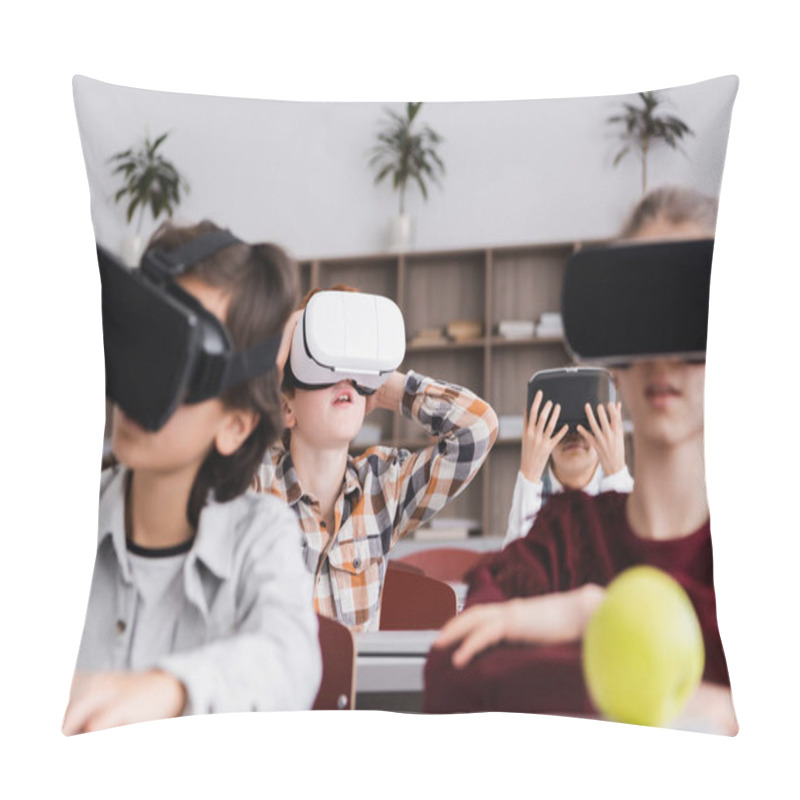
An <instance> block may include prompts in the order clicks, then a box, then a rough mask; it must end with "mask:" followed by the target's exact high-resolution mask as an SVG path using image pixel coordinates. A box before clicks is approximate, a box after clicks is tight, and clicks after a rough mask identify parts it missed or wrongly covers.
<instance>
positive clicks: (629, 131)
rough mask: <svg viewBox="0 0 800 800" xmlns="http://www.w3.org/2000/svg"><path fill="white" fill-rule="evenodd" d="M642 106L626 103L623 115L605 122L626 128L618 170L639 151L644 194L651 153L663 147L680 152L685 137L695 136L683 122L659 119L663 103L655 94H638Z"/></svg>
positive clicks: (670, 117) (615, 159) (667, 118)
mask: <svg viewBox="0 0 800 800" xmlns="http://www.w3.org/2000/svg"><path fill="white" fill-rule="evenodd" d="M639 99H640V100H641V101H642V105H641V106H634V105H632V104H630V103H623V106H624V108H625V111H624V113H622V114H615V115H614V116H613V117H609V118H608V120H606V121H607V122H608V123H610V124H611V123H613V124H619V123H621V124H622V126H623V130H622V132H621V133H620V134H619V138H620V139H622V141H623V142H626V144H625V146H624V147H623V148H622V149H621V150H620V151H619V152H618V153H617V155H616V157H615V158H614V166H615V167H616V166H617V164H619V162H620V161H622V159H623V158H625V156H626V155H627V154H628V153H629V152H630V151H631V149H634V150H638V151H639V155H640V157H641V160H642V194H644V193H645V192H646V191H647V155H648V153H649V152H650V150H651V149H652V148H653V147H655V146H656V145H658V144H659V143H664V144H667V145H669V146H670V147H671V148H672V149H673V150H677V149H680V148H679V145H678V142H679V141H680V140H681V139H682V138H683V137H684V136H685V135H686V134H691V135H692V136H693V135H694V131H692V130H691V129H690V128H689V126H688V125H687V124H686V123H685V122H684V121H683V120H681V119H678V118H677V117H673V116H657V115H656V109H657V108H658V106H659V105H661V104H662V103H663V102H664V101H663V100H662V99H661V98H660V97H658V96H657V95H656V93H655V92H639Z"/></svg>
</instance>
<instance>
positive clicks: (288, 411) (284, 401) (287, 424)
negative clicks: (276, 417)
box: [281, 394, 297, 428]
mask: <svg viewBox="0 0 800 800" xmlns="http://www.w3.org/2000/svg"><path fill="white" fill-rule="evenodd" d="M281 416H282V417H283V427H284V428H293V427H294V426H295V423H296V422H297V417H295V415H294V411H293V410H292V406H291V404H290V403H289V399H288V398H287V397H286V395H285V394H282V395H281Z"/></svg>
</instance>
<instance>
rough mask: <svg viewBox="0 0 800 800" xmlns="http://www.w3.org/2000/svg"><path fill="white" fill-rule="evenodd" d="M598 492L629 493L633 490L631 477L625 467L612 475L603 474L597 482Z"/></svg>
mask: <svg viewBox="0 0 800 800" xmlns="http://www.w3.org/2000/svg"><path fill="white" fill-rule="evenodd" d="M599 490H600V492H623V493H625V494H630V493H631V492H632V491H633V478H632V477H631V473H630V472H628V468H627V467H623V468H622V469H621V470H619V472H615V473H613V474H612V475H603V477H602V478H600V483H599Z"/></svg>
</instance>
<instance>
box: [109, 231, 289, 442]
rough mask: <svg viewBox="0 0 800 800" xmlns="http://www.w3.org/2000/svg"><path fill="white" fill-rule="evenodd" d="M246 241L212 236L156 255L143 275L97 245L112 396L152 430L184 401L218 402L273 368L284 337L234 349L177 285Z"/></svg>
mask: <svg viewBox="0 0 800 800" xmlns="http://www.w3.org/2000/svg"><path fill="white" fill-rule="evenodd" d="M240 243H241V242H240V240H239V239H237V238H236V237H235V236H233V234H231V233H229V232H228V231H213V232H211V233H208V234H205V235H203V236H200V237H199V238H197V239H194V240H193V241H191V242H189V243H187V244H185V245H183V246H181V247H178V248H176V249H175V250H171V251H169V252H165V251H163V250H160V249H153V250H151V251H150V252H148V253H147V254H146V255H145V256H144V258H143V259H142V264H141V268H140V269H138V270H137V269H130V268H128V267H127V266H125V265H124V264H123V263H122V262H121V261H120V260H119V259H118V258H116V257H115V256H113V255H112V254H111V253H109V252H108V251H107V250H104V249H103V248H102V247H100V246H99V245H98V247H97V258H98V261H99V264H100V281H101V286H102V297H103V345H104V350H105V367H106V396H107V397H108V399H109V400H111V401H112V402H114V403H116V404H117V405H118V406H119V407H120V408H121V409H122V410H123V411H124V412H125V414H126V415H127V416H129V417H130V418H131V419H132V420H134V421H135V422H136V423H138V424H139V425H141V427H143V428H145V429H146V430H150V431H157V430H158V429H159V428H161V427H162V426H163V425H164V424H165V423H166V422H167V420H168V419H169V418H170V417H171V416H172V414H173V412H174V411H175V409H176V408H177V407H178V406H179V405H180V404H181V403H199V402H202V401H203V400H208V399H210V398H212V397H219V396H220V395H221V394H222V393H223V392H224V391H225V390H226V389H228V388H229V387H231V386H235V385H236V384H239V383H242V382H243V381H246V380H248V379H250V378H253V377H255V376H256V375H262V374H264V373H266V372H269V371H270V370H272V369H275V357H276V355H277V353H278V348H279V346H280V342H281V337H280V335H277V336H274V337H272V338H270V339H268V340H267V341H265V342H263V343H261V344H257V345H254V346H253V347H250V348H248V349H246V350H242V351H240V352H236V350H235V347H234V345H233V341H232V340H231V336H230V333H229V332H228V330H227V328H226V327H225V325H223V323H222V322H220V320H218V319H217V318H216V317H215V316H214V314H212V313H211V312H210V311H208V309H206V308H205V307H204V306H203V305H202V304H201V303H200V302H199V301H198V300H197V299H196V298H195V297H193V296H192V295H191V294H189V293H188V292H186V291H185V290H183V289H182V288H181V287H180V286H179V285H178V284H177V283H176V282H175V278H177V277H178V276H179V275H181V274H183V273H184V272H185V271H186V269H187V268H188V267H190V266H191V265H192V264H196V263H198V262H200V261H204V260H205V259H207V258H209V257H210V256H212V255H213V254H214V253H216V252H217V251H219V250H221V249H223V248H224V247H229V246H230V245H233V244H240Z"/></svg>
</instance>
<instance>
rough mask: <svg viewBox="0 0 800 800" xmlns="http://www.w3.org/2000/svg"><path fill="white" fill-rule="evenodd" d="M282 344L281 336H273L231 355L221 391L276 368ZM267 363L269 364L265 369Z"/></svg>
mask: <svg viewBox="0 0 800 800" xmlns="http://www.w3.org/2000/svg"><path fill="white" fill-rule="evenodd" d="M280 346H281V337H280V336H273V337H272V338H271V339H267V340H266V341H265V342H261V343H260V344H255V345H253V346H252V347H248V348H247V350H242V351H240V352H238V353H236V354H234V355H233V356H231V358H230V360H229V361H228V364H227V366H226V368H225V375H224V376H223V378H222V385H221V386H220V391H223V390H224V389H228V388H229V387H231V386H236V384H237V383H242V382H243V381H246V380H249V379H250V378H255V377H256V376H257V375H264V374H266V373H267V372H271V371H272V370H273V369H275V357H276V356H277V355H278V350H279V348H280ZM265 365H269V366H267V367H266V369H265Z"/></svg>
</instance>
